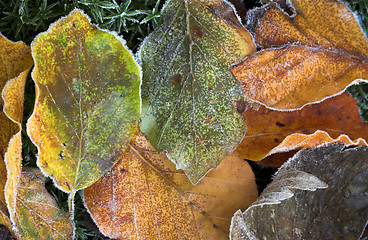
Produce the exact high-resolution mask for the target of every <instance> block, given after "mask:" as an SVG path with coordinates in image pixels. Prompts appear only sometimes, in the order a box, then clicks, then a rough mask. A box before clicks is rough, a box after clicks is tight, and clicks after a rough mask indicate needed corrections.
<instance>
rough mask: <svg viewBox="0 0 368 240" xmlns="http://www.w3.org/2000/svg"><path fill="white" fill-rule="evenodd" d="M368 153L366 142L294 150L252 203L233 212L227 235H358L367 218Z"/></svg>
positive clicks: (264, 236) (354, 237) (236, 236)
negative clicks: (291, 156)
mask: <svg viewBox="0 0 368 240" xmlns="http://www.w3.org/2000/svg"><path fill="white" fill-rule="evenodd" d="M367 157H368V148H367V147H366V146H358V147H354V148H351V147H347V146H345V145H344V144H341V143H339V144H332V145H329V146H323V147H318V148H313V149H307V150H302V151H300V152H298V154H296V155H295V156H294V157H293V158H292V159H290V160H289V161H288V162H287V163H286V164H285V165H283V167H282V168H281V169H280V170H279V172H278V173H277V175H276V177H275V179H274V181H273V182H272V183H271V184H270V185H269V186H268V187H267V188H266V189H265V190H264V191H263V193H262V194H261V196H260V197H259V198H258V199H257V201H256V202H254V203H253V204H252V206H250V207H249V208H248V209H247V210H246V211H245V212H244V213H242V212H241V211H238V212H237V213H236V214H235V215H234V217H233V219H232V224H231V230H230V231H231V235H230V236H231V239H233V240H239V239H266V238H267V239H326V240H327V239H331V240H335V239H352V240H353V239H354V240H355V239H360V235H361V234H362V231H363V230H364V228H365V225H366V224H367V219H368V201H367V194H368V164H367ZM305 190H308V191H305ZM311 191H313V192H311ZM265 221H267V224H265Z"/></svg>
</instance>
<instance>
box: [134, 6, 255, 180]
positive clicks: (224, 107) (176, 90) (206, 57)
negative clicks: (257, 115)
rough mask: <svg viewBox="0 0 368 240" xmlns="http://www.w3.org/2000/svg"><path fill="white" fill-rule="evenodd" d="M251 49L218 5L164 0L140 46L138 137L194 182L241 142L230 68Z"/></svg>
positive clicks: (246, 35) (229, 15)
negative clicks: (154, 24)
mask: <svg viewBox="0 0 368 240" xmlns="http://www.w3.org/2000/svg"><path fill="white" fill-rule="evenodd" d="M254 51H255V46H254V43H253V39H252V37H251V35H250V34H249V33H248V31H247V30H245V29H244V28H243V26H242V25H241V24H240V22H239V19H238V18H237V17H236V15H235V13H234V9H233V8H232V7H231V6H230V5H229V4H228V3H227V2H226V1H223V0H210V1H208V0H206V1H205V0H193V1H188V0H169V1H167V3H166V5H165V8H164V9H163V12H162V17H161V24H160V26H159V28H158V29H156V30H155V31H154V32H153V33H152V34H151V35H150V36H149V37H148V38H147V39H146V40H145V42H144V44H143V46H142V48H141V51H140V57H141V62H142V68H143V72H144V74H143V84H142V102H143V109H142V110H143V112H142V126H141V129H142V132H143V133H144V134H145V135H146V136H147V138H148V140H149V141H150V142H151V143H152V145H153V146H154V147H156V148H157V150H158V151H159V152H162V151H165V150H166V151H167V155H168V157H169V158H170V159H171V160H172V161H173V162H174V163H175V164H176V166H177V168H179V169H183V170H184V172H185V173H186V174H187V176H188V177H189V178H190V180H191V181H192V182H193V183H197V182H198V181H199V179H200V178H201V177H203V176H204V175H205V174H206V173H207V172H208V170H210V169H211V168H214V167H216V166H217V165H218V164H219V163H220V161H221V159H222V158H223V157H225V156H226V155H227V154H229V153H231V152H232V151H233V150H234V148H235V147H236V146H237V145H238V144H239V142H240V141H241V139H242V137H243V136H244V132H245V130H246V126H245V123H244V122H243V121H242V119H241V117H240V116H239V115H238V112H237V111H236V101H237V100H238V99H240V98H242V93H241V88H240V85H239V83H238V82H237V81H236V80H235V79H234V77H233V76H232V74H231V72H230V66H231V64H232V63H234V62H239V61H240V60H241V59H243V58H244V57H245V56H247V55H248V54H250V53H252V52H254Z"/></svg>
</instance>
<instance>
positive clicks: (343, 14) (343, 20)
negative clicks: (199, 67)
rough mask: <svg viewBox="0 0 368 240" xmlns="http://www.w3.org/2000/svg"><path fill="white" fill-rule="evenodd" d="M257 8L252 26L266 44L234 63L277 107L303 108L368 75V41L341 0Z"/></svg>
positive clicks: (256, 94)
mask: <svg viewBox="0 0 368 240" xmlns="http://www.w3.org/2000/svg"><path fill="white" fill-rule="evenodd" d="M290 3H291V4H292V5H293V8H294V11H295V16H291V17H290V16H289V15H288V14H286V13H285V12H284V11H282V10H281V9H280V8H279V7H278V6H277V5H276V4H270V5H267V6H265V7H263V8H259V9H256V10H254V11H253V12H252V13H251V14H250V15H249V16H248V19H249V28H250V29H253V30H254V33H255V39H256V42H257V44H258V45H259V46H261V47H263V48H264V49H263V50H261V51H258V52H256V53H254V54H253V55H250V56H248V57H246V58H245V59H244V60H243V61H241V62H240V63H239V64H237V65H235V66H233V68H232V72H233V74H234V75H235V77H236V78H237V79H238V80H239V81H240V83H241V85H242V88H243V92H244V93H245V94H246V95H247V96H248V97H249V98H251V99H253V100H255V101H257V102H259V103H261V104H263V105H265V106H267V107H269V108H273V109H278V110H292V109H300V108H302V107H303V106H305V105H307V104H311V103H316V102H320V101H322V100H323V99H326V98H329V97H332V96H335V95H338V94H340V93H341V92H343V91H344V90H345V89H346V88H347V86H349V85H351V84H354V83H356V82H359V81H365V80H363V79H364V78H366V77H367V76H368V63H367V60H368V41H367V39H366V37H365V35H364V33H363V31H362V29H361V28H360V26H359V24H358V22H357V20H356V19H355V16H354V14H353V13H352V12H351V10H350V9H349V8H348V7H347V6H346V5H344V4H343V3H342V2H341V1H339V0H332V1H327V2H326V1H323V0H310V1H304V0H291V1H290Z"/></svg>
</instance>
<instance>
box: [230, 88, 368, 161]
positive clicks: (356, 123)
mask: <svg viewBox="0 0 368 240" xmlns="http://www.w3.org/2000/svg"><path fill="white" fill-rule="evenodd" d="M243 117H244V119H245V121H246V122H247V126H248V131H247V134H246V136H245V137H244V139H243V141H242V143H241V144H240V145H239V146H238V148H237V149H236V151H237V152H238V153H239V154H240V157H242V158H245V159H249V160H253V161H259V160H262V161H261V162H263V163H264V164H265V165H268V166H274V167H280V166H281V165H282V164H283V163H284V162H285V161H286V160H287V159H288V158H289V157H290V155H285V154H283V155H280V154H279V153H280V152H289V151H295V150H300V149H301V148H308V147H315V146H318V145H320V144H322V143H327V142H334V141H336V140H343V142H345V143H348V142H349V140H348V139H347V138H346V137H343V136H341V135H344V134H345V135H347V137H349V138H350V139H353V140H355V141H357V140H358V139H359V138H360V137H364V138H365V139H366V137H367V136H368V123H366V122H364V121H363V120H362V119H361V118H360V117H359V112H358V109H357V103H356V100H355V99H354V98H353V97H351V96H350V95H349V94H348V93H343V94H341V95H338V96H335V97H332V98H329V99H326V100H324V101H322V102H320V103H318V104H312V105H307V106H305V107H304V108H302V109H301V110H297V111H291V112H280V111H274V110H271V109H268V108H266V107H264V106H261V107H260V108H259V109H253V108H251V107H248V108H247V111H246V112H245V113H244V115H243ZM322 131H323V133H322ZM316 132H317V134H315V133H316ZM321 137H322V138H321ZM350 143H351V144H353V142H350ZM357 143H359V144H365V141H364V140H363V139H360V140H358V141H357ZM272 155H275V156H272ZM292 155H294V154H291V156H292Z"/></svg>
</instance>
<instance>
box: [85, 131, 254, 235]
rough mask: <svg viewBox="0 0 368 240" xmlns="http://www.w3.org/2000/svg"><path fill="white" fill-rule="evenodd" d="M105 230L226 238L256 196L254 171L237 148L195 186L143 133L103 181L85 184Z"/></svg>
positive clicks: (92, 208) (88, 200) (89, 205)
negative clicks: (239, 211) (237, 215)
mask: <svg viewBox="0 0 368 240" xmlns="http://www.w3.org/2000/svg"><path fill="white" fill-rule="evenodd" d="M84 198H85V203H86V206H87V208H88V209H89V211H90V213H91V215H92V217H93V219H94V220H95V222H96V223H97V224H98V225H99V227H100V229H101V231H102V232H103V233H104V234H105V235H107V236H109V237H112V238H117V239H138V238H139V239H227V233H228V229H229V226H230V218H231V216H232V214H233V213H234V212H235V211H236V210H237V209H238V208H241V209H246V208H247V207H248V206H249V205H250V204H251V203H252V202H253V201H254V200H255V199H256V198H257V188H256V185H255V182H254V175H253V173H252V170H251V169H250V167H249V165H248V164H247V162H245V161H244V160H242V159H240V158H238V157H237V155H236V154H233V155H231V156H228V157H226V158H225V159H224V160H223V161H222V163H221V164H220V166H219V167H218V169H215V170H212V171H210V172H209V173H208V174H207V175H206V176H205V177H204V178H202V180H201V181H200V182H199V183H198V184H197V185H196V186H193V185H192V184H191V182H190V181H189V180H188V178H187V177H186V176H185V174H184V173H183V172H182V171H180V170H176V168H175V165H174V164H173V163H172V162H171V161H170V160H169V159H168V158H167V157H166V155H165V154H159V153H157V152H156V151H155V150H154V148H153V147H152V146H151V145H150V143H149V142H148V141H147V140H146V138H145V137H144V136H142V135H139V136H138V137H137V139H136V140H135V141H134V142H132V143H131V145H130V149H129V150H128V151H127V152H126V153H125V155H124V156H123V157H122V159H121V160H120V161H119V163H117V165H116V166H115V167H114V168H113V170H112V171H111V173H109V174H107V175H105V176H104V177H103V178H101V179H100V180H99V181H98V182H96V183H95V184H93V185H92V186H91V187H88V188H86V189H85V190H84Z"/></svg>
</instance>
